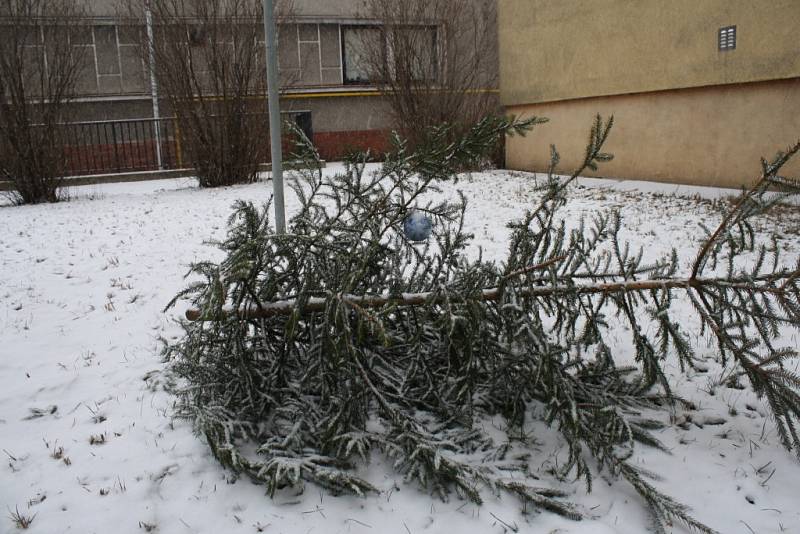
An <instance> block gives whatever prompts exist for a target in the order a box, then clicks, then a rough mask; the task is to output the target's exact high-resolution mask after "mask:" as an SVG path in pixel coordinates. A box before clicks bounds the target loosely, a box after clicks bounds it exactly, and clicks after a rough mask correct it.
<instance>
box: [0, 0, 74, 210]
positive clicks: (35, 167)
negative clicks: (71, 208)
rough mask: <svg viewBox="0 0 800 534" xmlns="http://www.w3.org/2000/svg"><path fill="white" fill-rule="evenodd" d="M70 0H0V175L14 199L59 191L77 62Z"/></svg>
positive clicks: (48, 198)
mask: <svg viewBox="0 0 800 534" xmlns="http://www.w3.org/2000/svg"><path fill="white" fill-rule="evenodd" d="M84 14H85V12H84V10H83V7H82V5H81V3H80V2H79V1H76V0H0V178H2V179H4V180H7V181H9V182H11V184H12V185H13V188H14V190H13V191H12V192H11V193H10V195H11V199H12V201H13V202H15V203H18V204H35V203H39V202H56V201H58V200H59V199H61V198H62V193H61V191H60V189H59V187H60V186H61V184H62V181H63V176H64V174H65V171H66V165H67V159H66V154H65V151H64V145H65V134H66V132H65V129H64V128H63V126H62V125H63V123H65V122H66V120H67V118H68V117H67V115H68V112H69V107H70V106H69V104H70V100H71V98H72V97H73V96H74V93H75V85H76V81H77V78H78V74H79V73H80V69H81V61H82V58H81V55H80V54H78V53H76V52H75V49H74V48H73V47H72V46H71V44H70V41H71V36H72V35H74V34H73V32H75V31H76V28H77V24H78V22H79V20H80V17H82V16H84Z"/></svg>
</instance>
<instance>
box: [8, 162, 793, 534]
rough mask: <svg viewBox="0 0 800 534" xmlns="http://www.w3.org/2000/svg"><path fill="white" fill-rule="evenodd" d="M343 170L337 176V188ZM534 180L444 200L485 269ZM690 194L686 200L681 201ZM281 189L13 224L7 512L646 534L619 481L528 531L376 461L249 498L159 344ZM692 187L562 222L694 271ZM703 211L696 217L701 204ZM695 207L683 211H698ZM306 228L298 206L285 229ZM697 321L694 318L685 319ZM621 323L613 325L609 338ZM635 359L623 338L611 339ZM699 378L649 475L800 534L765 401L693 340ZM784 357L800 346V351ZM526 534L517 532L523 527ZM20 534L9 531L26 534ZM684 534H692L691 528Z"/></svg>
mask: <svg viewBox="0 0 800 534" xmlns="http://www.w3.org/2000/svg"><path fill="white" fill-rule="evenodd" d="M340 169H341V167H340V166H338V165H336V164H332V165H329V167H328V168H327V169H326V170H325V172H326V173H332V172H336V171H337V170H340ZM533 181H534V177H533V176H532V175H530V174H525V173H511V172H486V173H474V174H471V175H467V176H464V177H462V179H461V180H460V181H459V183H458V184H457V185H452V184H445V185H444V186H443V188H442V189H443V191H442V193H441V196H443V197H448V198H455V190H456V189H460V190H462V191H463V192H464V194H465V195H466V197H467V198H468V200H469V206H468V209H467V221H466V224H467V230H468V231H470V232H472V233H474V234H475V236H476V238H475V242H474V244H475V247H474V250H473V252H474V253H477V246H480V247H482V249H483V253H484V257H486V258H487V259H490V260H491V259H494V260H499V259H501V258H502V257H503V256H504V254H505V253H506V244H507V238H508V229H507V228H506V227H505V223H506V222H507V221H509V220H512V219H515V218H519V217H520V216H521V215H522V214H523V212H524V210H525V209H526V208H528V207H532V206H533V205H534V203H535V201H536V198H537V196H538V195H537V193H536V192H535V191H534V189H533ZM672 187H673V188H674V187H675V186H672ZM271 189H272V187H271V183H269V182H263V183H257V184H252V185H246V186H235V187H227V188H221V189H213V190H200V189H198V188H197V187H196V183H195V182H194V181H193V180H190V179H178V180H162V181H157V182H137V183H123V184H108V185H101V186H84V187H75V188H73V189H72V190H71V191H70V193H71V196H72V198H73V200H72V201H70V202H66V203H60V204H54V205H40V206H25V207H3V208H0V340H2V342H1V343H0V384H2V388H0V456H1V457H2V459H3V464H2V466H1V467H0V469H2V474H0V480H1V481H2V483H0V507H2V508H3V509H8V510H11V511H14V510H16V509H18V510H19V512H20V513H21V514H23V515H27V516H34V514H35V518H34V521H33V523H32V524H31V525H30V527H29V529H28V530H29V531H30V532H32V533H48V534H49V533H61V532H64V533H73V532H74V533H80V534H89V533H95V532H96V533H107V532H120V533H127V532H145V531H147V530H148V529H151V528H152V529H154V530H153V531H154V532H162V533H182V532H187V533H206V532H207V533H216V532H225V533H239V532H241V533H252V532H268V533H269V532H274V533H286V534H289V533H303V534H305V533H308V532H315V533H325V534H327V533H331V534H333V533H369V532H378V533H395V532H396V533H405V532H408V533H413V534H418V533H424V532H445V531H446V532H463V533H466V534H469V533H487V532H488V533H504V532H508V531H509V530H510V527H514V528H518V529H519V531H520V532H543V533H544V532H546V533H556V532H558V533H572V534H580V533H587V534H588V533H593V534H605V533H609V534H610V533H631V534H633V533H640V532H643V531H646V530H647V528H648V518H647V514H646V511H645V510H644V506H643V503H642V501H641V499H640V498H639V497H638V496H637V495H636V494H635V492H634V490H633V489H632V488H630V487H629V486H628V485H626V484H625V483H624V482H621V481H614V480H608V481H607V483H606V482H604V479H603V478H598V479H597V480H596V481H595V487H594V491H593V492H592V493H587V492H586V490H585V488H584V487H583V485H582V484H581V483H575V484H573V485H569V484H567V485H566V488H567V490H568V491H571V492H572V495H571V496H570V499H571V500H572V501H574V502H577V503H578V504H580V505H581V506H582V507H583V508H584V509H585V510H587V511H588V512H589V514H590V515H591V518H590V519H588V520H586V521H582V522H572V521H569V520H566V519H563V518H561V517H559V516H555V515H553V514H549V513H544V514H533V515H525V514H523V513H522V511H521V509H520V504H519V502H518V501H517V500H516V499H513V498H510V497H503V498H493V497H491V496H489V495H487V496H486V503H485V504H484V505H483V506H482V507H477V506H474V505H472V504H469V503H465V502H463V501H459V500H458V499H455V498H454V499H453V500H451V501H449V502H446V503H443V502H441V501H439V500H437V499H435V498H432V497H430V496H428V495H427V494H426V493H424V491H421V490H419V489H418V488H416V487H413V486H409V485H405V484H404V483H403V482H402V480H401V477H399V476H398V475H396V474H394V473H392V471H391V469H390V468H389V466H388V464H386V462H385V461H384V460H382V459H381V458H379V457H376V458H375V459H374V460H373V462H372V463H371V464H370V465H369V466H368V467H366V468H365V470H366V472H367V475H366V476H368V478H369V480H370V481H372V482H373V483H375V484H376V485H378V486H379V487H380V488H381V489H382V490H383V491H382V493H381V494H379V495H374V496H369V497H367V498H363V499H361V498H356V497H333V496H330V495H328V494H326V493H324V492H323V491H321V490H320V489H318V488H316V487H314V486H307V487H306V490H305V492H303V493H297V492H293V491H284V492H282V493H280V494H279V495H277V496H276V498H275V499H274V500H271V499H269V498H268V497H266V496H265V495H264V489H263V488H262V487H260V486H257V485H253V484H251V483H250V482H248V481H247V480H238V481H235V483H234V481H233V479H232V477H231V473H229V472H227V471H225V470H224V469H223V468H222V467H221V466H220V465H219V464H218V463H217V462H216V461H215V460H214V459H213V457H212V456H211V453H210V451H209V449H208V447H207V446H206V444H205V443H204V441H203V439H202V438H199V437H197V436H195V435H193V433H192V429H191V427H190V425H189V424H188V423H186V422H184V421H173V420H172V419H171V417H170V414H171V409H172V405H173V398H172V397H171V396H170V395H169V394H168V393H166V392H165V391H164V390H163V387H162V385H163V381H164V380H165V377H164V374H163V369H164V363H163V362H162V361H161V360H160V357H159V349H160V346H161V343H162V340H172V339H175V338H176V337H177V336H179V335H180V334H181V329H180V327H179V326H178V325H177V323H176V319H177V318H178V317H181V316H182V315H183V312H184V311H185V304H181V305H179V306H178V307H177V309H174V310H171V311H170V312H168V313H167V314H165V313H163V312H162V308H163V307H164V305H165V304H166V303H167V301H168V300H169V299H170V298H171V297H172V296H173V295H174V294H175V293H176V292H177V291H178V290H179V289H181V288H182V287H184V284H185V280H184V279H183V275H184V273H185V272H186V270H187V266H188V264H189V263H190V262H193V261H197V260H202V259H209V258H211V259H219V258H220V253H219V251H217V250H216V249H214V248H213V247H211V246H209V245H207V244H205V243H206V242H207V241H208V240H211V239H218V238H221V237H223V235H224V233H225V230H226V221H227V218H228V216H229V214H230V211H231V210H230V207H231V205H232V204H233V202H234V201H235V200H237V199H245V200H252V201H257V202H262V201H266V200H267V199H268V198H269V195H270V193H271ZM704 189H708V191H706V193H707V194H700V193H698V192H697V191H695V190H694V189H686V188H685V186H681V188H680V189H679V190H678V193H680V194H678V195H673V194H669V193H674V192H675V191H674V190H673V191H670V190H668V189H666V190H656V189H652V188H649V187H645V186H642V185H641V184H639V185H636V184H634V183H633V182H613V181H607V180H596V179H588V178H586V179H581V180H580V182H579V186H578V187H576V188H575V189H574V194H573V198H572V200H571V201H570V202H569V204H568V205H567V207H566V208H565V213H566V214H568V216H569V220H570V221H571V222H572V223H575V222H576V221H577V220H579V218H580V217H587V218H588V217H591V216H592V215H593V214H595V213H596V212H597V211H598V210H605V209H611V208H617V209H619V210H620V211H621V213H622V215H623V217H624V219H623V221H624V227H625V235H624V237H625V238H628V239H631V240H632V241H633V242H634V244H643V245H645V247H646V256H647V257H648V258H655V257H658V256H661V255H663V254H664V253H666V252H668V251H669V249H670V248H671V247H676V248H677V249H678V252H679V255H680V257H681V261H682V264H683V265H684V266H686V265H689V263H690V261H691V259H692V257H693V253H694V251H695V250H696V248H697V245H698V241H697V239H698V238H697V237H695V236H697V235H699V234H698V233H697V232H696V231H695V230H697V229H699V225H700V224H706V225H707V226H711V225H713V224H714V223H715V222H716V221H718V220H719V212H718V210H717V208H716V206H715V205H714V203H713V202H710V201H709V200H708V199H714V198H721V197H725V196H727V195H728V193H727V192H725V191H720V190H712V189H710V188H704ZM696 194H697V195H699V196H700V197H701V198H699V199H697V198H694V199H693V198H689V197H691V196H693V195H696ZM682 195H684V196H682ZM296 209H297V202H296V199H294V197H293V195H291V194H288V195H287V211H288V213H289V214H291V213H292V212H293V211H294V210H296ZM760 225H761V226H762V228H763V229H765V230H767V231H774V232H776V233H777V234H778V236H779V237H780V241H779V243H780V245H781V246H782V247H783V248H784V249H785V253H786V258H785V260H786V261H787V262H793V261H795V260H796V258H797V256H798V250H800V247H798V245H800V238H799V237H798V234H800V214H798V213H796V212H787V214H785V216H781V217H780V219H779V220H778V219H777V218H775V219H772V220H770V219H765V220H762V221H760ZM686 312H687V314H688V313H689V311H688V307H687V308H686ZM610 320H613V318H610ZM614 335H615V337H617V338H618V339H620V342H622V340H624V339H625V336H626V332H625V331H624V330H623V329H622V328H618V329H617V331H615V332H614ZM693 342H694V345H695V346H696V348H697V354H698V356H699V357H700V358H703V359H704V360H705V361H704V362H703V365H701V366H699V368H698V370H696V371H691V372H689V373H687V374H681V373H680V370H679V369H678V368H677V362H671V363H669V364H667V366H666V371H667V372H668V373H669V376H670V377H671V380H672V382H673V383H674V384H675V390H676V393H677V394H679V395H681V396H683V397H684V398H686V399H687V400H689V401H691V402H693V403H694V404H695V405H696V406H697V407H698V411H697V412H694V414H693V415H692V419H691V421H690V420H689V419H688V417H685V418H684V419H683V422H684V423H686V424H679V423H680V422H681V420H680V416H676V424H675V425H674V426H671V427H669V428H667V429H665V430H663V431H661V432H660V433H659V434H658V437H659V438H660V439H661V440H662V441H663V442H664V443H665V444H666V445H667V446H668V447H669V448H670V449H671V451H672V454H664V453H662V452H659V451H655V450H652V449H648V448H645V447H639V448H638V449H637V452H636V455H635V461H636V463H637V465H640V466H642V467H646V468H647V469H649V470H652V471H654V472H656V473H659V474H661V475H662V476H663V479H662V480H661V481H659V482H656V485H657V486H658V487H659V488H660V489H662V490H663V491H665V492H666V493H668V494H670V495H672V496H674V497H676V498H677V499H678V500H680V501H682V502H684V503H687V504H689V505H691V506H692V508H693V513H694V515H695V516H696V517H697V518H698V519H699V520H701V521H703V522H705V523H706V524H708V525H710V526H711V527H713V528H716V529H717V530H719V531H720V532H725V533H728V532H748V529H750V530H752V531H753V532H759V533H761V532H780V531H781V529H783V531H784V532H800V508H798V506H797V496H798V495H800V465H798V462H797V460H796V458H794V457H793V456H792V455H791V454H790V453H788V452H786V451H785V450H784V449H783V448H782V447H781V445H780V443H779V441H778V438H777V435H776V432H775V429H774V425H773V423H772V421H771V420H770V419H769V417H768V415H767V413H768V412H767V410H766V409H765V407H764V405H763V403H761V402H760V401H759V400H758V399H756V398H755V395H753V394H752V393H751V392H750V391H748V390H739V389H733V388H728V387H725V386H721V385H719V384H718V383H719V382H720V373H721V367H720V366H719V365H718V364H717V362H716V361H715V359H714V356H715V347H714V346H713V345H710V344H708V343H707V340H706V339H704V338H701V337H696V338H695V339H694V340H693ZM785 342H786V343H785V344H791V345H794V346H796V345H797V340H796V339H786V340H785ZM530 430H531V434H532V435H533V436H535V438H536V444H535V445H534V448H535V453H534V454H533V456H532V464H531V468H532V471H533V472H537V471H541V472H544V471H546V470H547V469H548V468H549V467H551V466H552V465H553V464H554V463H555V462H557V461H558V460H559V456H558V454H559V451H560V452H561V453H563V449H561V447H562V446H563V444H562V443H561V442H560V440H559V438H558V434H557V432H554V431H553V430H552V429H547V428H546V427H545V426H544V425H543V424H541V423H532V426H531V429H530ZM509 526H510V527H509ZM13 529H14V525H13V523H12V522H11V520H10V519H9V518H6V517H3V518H1V519H0V531H3V532H5V531H13ZM675 532H683V530H682V529H681V528H680V527H675Z"/></svg>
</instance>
